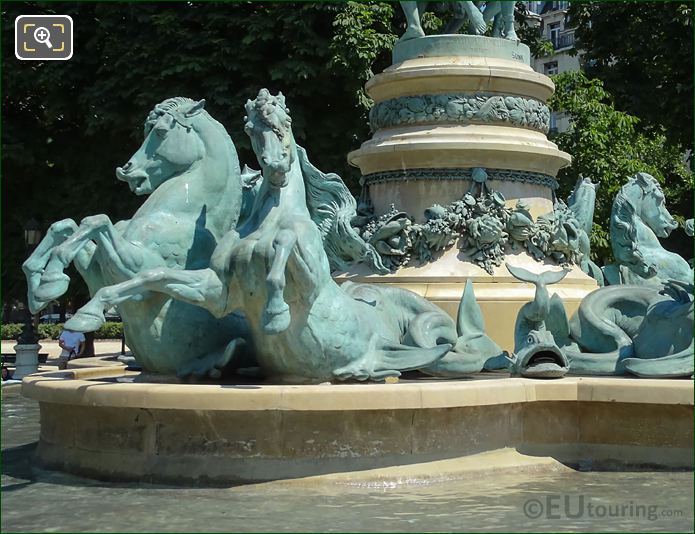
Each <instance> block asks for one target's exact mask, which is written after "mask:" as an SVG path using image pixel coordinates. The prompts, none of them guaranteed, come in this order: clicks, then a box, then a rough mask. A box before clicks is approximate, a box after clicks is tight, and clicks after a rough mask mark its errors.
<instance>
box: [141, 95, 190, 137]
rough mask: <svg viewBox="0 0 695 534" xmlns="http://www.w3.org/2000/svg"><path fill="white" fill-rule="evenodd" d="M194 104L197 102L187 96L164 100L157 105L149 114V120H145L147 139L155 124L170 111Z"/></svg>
mask: <svg viewBox="0 0 695 534" xmlns="http://www.w3.org/2000/svg"><path fill="white" fill-rule="evenodd" d="M193 104H195V100H193V99H191V98H187V97H185V96H174V97H171V98H167V99H166V100H163V101H162V102H160V103H159V104H157V105H155V106H154V109H153V110H152V111H150V112H149V113H148V114H147V118H146V119H145V124H144V130H145V137H147V134H148V133H150V130H152V128H153V127H154V125H155V123H156V122H157V120H158V119H159V118H160V117H161V116H162V115H164V114H165V113H168V112H170V111H174V110H177V109H179V108H180V107H182V106H184V105H189V106H190V105H193Z"/></svg>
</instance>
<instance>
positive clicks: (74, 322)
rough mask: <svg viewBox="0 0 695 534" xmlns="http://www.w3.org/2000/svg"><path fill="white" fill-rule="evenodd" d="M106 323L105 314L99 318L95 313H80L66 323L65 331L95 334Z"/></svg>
mask: <svg viewBox="0 0 695 534" xmlns="http://www.w3.org/2000/svg"><path fill="white" fill-rule="evenodd" d="M105 321H106V319H105V318H104V315H103V314H102V315H101V316H99V315H96V314H93V313H88V312H82V311H78V312H77V313H76V314H75V315H73V316H72V317H71V318H70V319H68V321H67V322H66V323H65V329H66V330H73V331H74V332H94V331H95V330H97V329H98V328H99V327H100V326H101V325H103V324H104V322H105Z"/></svg>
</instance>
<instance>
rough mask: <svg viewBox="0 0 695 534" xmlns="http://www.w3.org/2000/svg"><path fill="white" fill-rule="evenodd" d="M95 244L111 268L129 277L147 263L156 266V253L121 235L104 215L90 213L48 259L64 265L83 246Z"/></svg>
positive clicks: (145, 266)
mask: <svg viewBox="0 0 695 534" xmlns="http://www.w3.org/2000/svg"><path fill="white" fill-rule="evenodd" d="M93 241H94V242H96V244H97V245H98V248H99V250H100V251H101V253H103V254H105V255H106V257H107V258H108V262H109V265H110V267H111V268H113V269H116V270H118V271H120V272H121V273H122V275H123V277H124V278H132V277H133V276H135V275H136V274H137V273H139V272H140V271H142V270H144V269H146V268H147V267H150V268H152V267H155V266H157V264H158V263H159V262H154V265H153V264H152V263H153V262H152V261H151V260H152V259H154V258H155V255H154V254H153V253H151V252H150V251H148V250H147V249H145V248H144V247H142V246H140V245H136V244H134V243H131V242H130V241H127V240H126V239H124V238H123V236H122V235H121V233H120V232H119V231H118V230H117V229H116V228H115V227H114V225H113V224H112V223H111V220H110V219H109V218H108V217H107V216H106V215H92V216H91V217H85V218H84V219H82V221H81V223H80V226H79V229H78V230H77V231H76V232H75V233H74V234H72V235H71V236H70V237H69V238H68V239H66V240H65V242H64V243H63V244H62V245H60V246H58V247H56V248H55V249H54V251H53V257H52V258H51V261H50V262H49V264H50V263H52V262H55V264H56V265H59V266H60V267H61V269H62V268H65V267H66V266H67V265H69V264H70V262H71V261H72V260H73V259H74V258H75V257H76V256H77V255H78V254H79V253H80V251H81V250H83V249H84V248H85V247H87V246H89V245H90V244H91V245H94V243H93ZM148 260H150V261H148Z"/></svg>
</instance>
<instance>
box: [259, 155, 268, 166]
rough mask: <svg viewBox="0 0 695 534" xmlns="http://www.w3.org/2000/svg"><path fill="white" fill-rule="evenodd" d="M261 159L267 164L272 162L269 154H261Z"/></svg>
mask: <svg viewBox="0 0 695 534" xmlns="http://www.w3.org/2000/svg"><path fill="white" fill-rule="evenodd" d="M261 161H262V162H263V163H264V164H265V165H268V164H269V163H270V159H269V158H268V156H261Z"/></svg>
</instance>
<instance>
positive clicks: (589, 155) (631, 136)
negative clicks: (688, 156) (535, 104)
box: [548, 72, 693, 259]
mask: <svg viewBox="0 0 695 534" xmlns="http://www.w3.org/2000/svg"><path fill="white" fill-rule="evenodd" d="M553 81H554V82H555V87H556V92H555V95H554V96H553V97H552V99H551V100H550V101H549V102H548V104H549V106H550V108H551V109H553V110H555V111H562V112H564V113H566V114H567V115H569V117H570V119H571V127H570V129H569V130H568V131H566V132H562V133H560V134H557V135H556V136H555V137H554V138H553V141H554V142H556V143H557V144H558V146H559V147H560V149H562V150H564V151H566V152H569V153H570V154H572V166H571V167H568V168H566V169H563V170H561V171H560V173H559V175H558V180H559V182H560V184H561V189H560V196H561V197H562V198H565V197H566V196H567V195H568V194H569V191H570V190H571V189H572V187H573V186H574V184H575V182H576V180H577V178H578V177H579V176H580V175H583V176H586V177H590V178H591V179H592V180H593V181H594V182H600V186H599V190H598V195H597V197H596V211H595V214H594V222H595V223H596V224H595V226H594V233H593V235H592V254H593V255H594V256H595V258H597V259H606V258H610V246H609V243H608V228H609V225H608V222H609V219H610V211H611V206H612V202H613V198H614V197H615V195H616V193H617V192H618V190H619V189H620V187H621V186H622V185H623V184H624V183H625V182H626V181H627V179H628V178H629V177H630V176H631V175H633V174H635V173H636V172H640V171H643V172H647V173H649V174H651V175H653V176H654V177H655V178H656V179H657V180H658V181H659V183H660V184H661V185H662V187H663V188H664V193H665V195H666V199H667V200H666V201H667V206H668V208H669V210H670V211H671V212H672V213H673V214H674V215H679V216H681V217H685V218H690V217H692V202H693V196H692V188H693V176H692V173H691V172H690V171H689V169H688V167H687V166H686V165H685V163H684V162H683V152H684V151H683V149H682V147H681V146H680V145H675V144H672V143H669V142H668V140H667V139H666V136H665V135H664V133H663V129H661V130H657V129H656V128H654V129H653V130H652V131H651V132H646V133H645V132H643V131H640V130H639V129H638V128H637V126H638V125H639V122H640V121H639V119H638V118H637V117H635V116H632V115H629V114H627V113H624V112H622V111H617V110H616V109H615V106H614V101H613V99H612V97H611V95H609V94H608V92H607V91H606V90H605V89H604V88H603V83H602V82H601V81H600V80H598V79H589V78H587V77H586V75H584V74H583V73H581V72H566V73H563V74H560V75H558V76H554V77H553Z"/></svg>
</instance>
